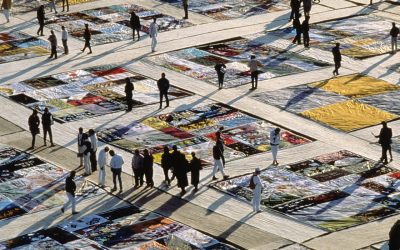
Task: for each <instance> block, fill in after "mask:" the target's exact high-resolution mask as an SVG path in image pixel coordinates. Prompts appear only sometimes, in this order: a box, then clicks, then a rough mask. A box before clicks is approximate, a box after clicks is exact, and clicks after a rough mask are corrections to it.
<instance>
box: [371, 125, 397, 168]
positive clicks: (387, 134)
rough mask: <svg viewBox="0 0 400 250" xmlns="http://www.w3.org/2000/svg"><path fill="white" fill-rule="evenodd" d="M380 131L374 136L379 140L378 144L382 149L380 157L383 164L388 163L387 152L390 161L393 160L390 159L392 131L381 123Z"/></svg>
mask: <svg viewBox="0 0 400 250" xmlns="http://www.w3.org/2000/svg"><path fill="white" fill-rule="evenodd" d="M381 124H382V129H381V131H380V133H379V135H375V138H379V141H378V143H379V144H381V147H382V156H381V159H380V160H381V162H382V163H383V164H387V163H388V159H387V152H388V151H389V153H390V161H392V160H393V157H392V145H391V144H392V135H393V134H392V129H391V128H389V127H388V126H387V123H386V122H385V121H383V122H382V123H381Z"/></svg>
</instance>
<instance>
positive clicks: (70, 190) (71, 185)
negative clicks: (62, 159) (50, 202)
mask: <svg viewBox="0 0 400 250" xmlns="http://www.w3.org/2000/svg"><path fill="white" fill-rule="evenodd" d="M75 175H76V172H75V171H71V173H70V174H69V176H68V177H67V178H66V179H65V192H66V194H67V197H68V201H67V202H66V203H65V204H64V206H63V207H62V208H61V212H62V213H64V212H65V210H66V209H67V208H68V206H69V205H70V204H71V208H72V214H77V213H79V212H78V211H76V201H75V191H76V184H75V181H74V178H75Z"/></svg>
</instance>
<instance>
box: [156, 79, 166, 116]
mask: <svg viewBox="0 0 400 250" xmlns="http://www.w3.org/2000/svg"><path fill="white" fill-rule="evenodd" d="M157 87H158V90H159V91H160V109H162V101H163V97H165V103H166V104H167V105H166V106H165V107H169V99H168V89H169V81H168V79H167V78H165V73H161V78H160V79H159V80H158V81H157Z"/></svg>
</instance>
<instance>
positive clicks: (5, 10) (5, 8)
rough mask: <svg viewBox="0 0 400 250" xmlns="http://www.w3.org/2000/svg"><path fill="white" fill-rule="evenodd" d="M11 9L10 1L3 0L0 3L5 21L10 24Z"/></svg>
mask: <svg viewBox="0 0 400 250" xmlns="http://www.w3.org/2000/svg"><path fill="white" fill-rule="evenodd" d="M11 8H12V0H3V2H2V3H1V9H2V10H3V14H4V17H5V18H6V20H7V23H9V22H10V16H11Z"/></svg>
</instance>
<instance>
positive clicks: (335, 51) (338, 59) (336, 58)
mask: <svg viewBox="0 0 400 250" xmlns="http://www.w3.org/2000/svg"><path fill="white" fill-rule="evenodd" d="M332 54H333V61H334V62H335V70H333V72H332V73H333V76H335V75H339V69H340V67H341V66H342V65H341V62H342V54H341V53H340V43H336V45H335V47H333V48H332Z"/></svg>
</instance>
